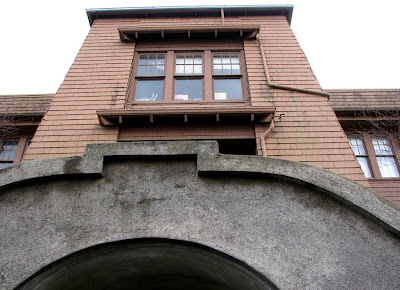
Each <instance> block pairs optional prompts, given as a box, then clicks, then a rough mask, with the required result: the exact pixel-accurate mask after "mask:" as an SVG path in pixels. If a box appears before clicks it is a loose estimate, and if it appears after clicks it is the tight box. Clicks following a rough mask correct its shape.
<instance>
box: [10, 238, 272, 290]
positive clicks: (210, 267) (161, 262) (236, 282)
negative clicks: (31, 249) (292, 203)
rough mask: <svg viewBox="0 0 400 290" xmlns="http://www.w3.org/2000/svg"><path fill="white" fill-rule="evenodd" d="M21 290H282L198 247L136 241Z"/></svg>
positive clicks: (39, 277)
mask: <svg viewBox="0 0 400 290" xmlns="http://www.w3.org/2000/svg"><path fill="white" fill-rule="evenodd" d="M16 289H41V290H47V289H49V290H50V289H51V290H54V289H60V290H67V289H68V290H69V289H71V290H72V289H88V290H89V289H96V290H101V289H120V290H125V289H138V290H150V289H163V290H172V289H175V290H176V289H180V290H183V289H188V290H189V289H190V290H197V289H202V290H204V289H210V290H222V289H238V290H243V289H246V290H253V289H254V290H255V289H278V288H277V287H276V286H275V285H274V284H273V283H272V282H271V281H269V280H268V279H267V278H265V277H264V276H263V275H261V274H260V273H258V272H257V271H255V270H254V269H252V268H251V267H249V266H248V265H246V264H245V263H243V262H241V261H239V260H237V259H235V258H232V257H231V256H228V255H226V254H224V253H222V252H219V251H216V250H214V249H212V248H209V247H206V246H202V245H199V244H196V243H191V242H183V241H177V240H169V239H135V240H125V241H120V242H113V243H107V244H101V245H97V246H94V247H90V248H88V249H85V250H82V251H79V252H76V253H74V254H71V255H69V256H67V257H64V258H62V259H60V260H59V261H56V262H54V263H52V264H50V265H48V266H47V267H45V268H43V269H42V270H40V271H39V272H38V273H36V274H34V275H33V276H32V277H30V278H29V279H28V280H26V281H25V282H24V283H22V284H21V285H19V286H18V287H17V288H16Z"/></svg>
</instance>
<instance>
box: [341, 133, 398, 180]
mask: <svg viewBox="0 0 400 290" xmlns="http://www.w3.org/2000/svg"><path fill="white" fill-rule="evenodd" d="M348 136H349V137H350V136H357V137H359V138H361V140H362V141H363V144H364V149H365V152H366V154H367V155H366V156H364V155H363V156H364V157H367V160H368V165H369V169H370V172H371V174H372V177H371V178H369V179H383V180H388V179H396V180H398V179H400V177H382V174H381V171H380V169H379V165H378V161H377V157H381V156H382V157H394V160H395V164H396V167H397V171H398V172H399V173H400V168H399V148H398V146H396V144H394V142H392V141H391V140H390V138H386V139H387V140H389V143H390V146H391V149H392V151H393V155H377V154H376V153H375V149H374V145H373V144H372V139H373V138H382V137H379V136H374V135H371V134H369V133H358V134H348ZM355 156H356V155H355ZM356 157H357V156H356Z"/></svg>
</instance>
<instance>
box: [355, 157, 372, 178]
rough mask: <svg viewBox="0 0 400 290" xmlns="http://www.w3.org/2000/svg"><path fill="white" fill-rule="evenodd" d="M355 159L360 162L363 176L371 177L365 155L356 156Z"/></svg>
mask: <svg viewBox="0 0 400 290" xmlns="http://www.w3.org/2000/svg"><path fill="white" fill-rule="evenodd" d="M357 161H358V163H359V164H360V166H361V169H362V171H363V172H364V175H365V177H367V178H371V177H372V174H371V170H370V169H369V165H368V160H367V157H357Z"/></svg>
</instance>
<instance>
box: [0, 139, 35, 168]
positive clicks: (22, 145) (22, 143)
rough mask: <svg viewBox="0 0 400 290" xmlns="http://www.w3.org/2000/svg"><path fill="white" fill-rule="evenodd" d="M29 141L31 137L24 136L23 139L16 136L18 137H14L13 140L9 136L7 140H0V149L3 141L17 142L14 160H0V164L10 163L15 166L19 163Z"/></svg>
mask: <svg viewBox="0 0 400 290" xmlns="http://www.w3.org/2000/svg"><path fill="white" fill-rule="evenodd" d="M31 139H32V137H31V136H29V137H28V136H26V137H25V136H24V137H19V136H18V137H14V138H12V137H11V136H10V137H9V138H5V139H3V140H1V141H0V148H1V146H2V145H3V142H4V141H18V144H17V149H16V151H15V154H14V159H13V160H12V162H6V161H3V160H0V163H11V164H12V165H16V164H19V163H21V160H22V157H23V156H24V153H25V151H26V149H27V147H28V142H29V140H31Z"/></svg>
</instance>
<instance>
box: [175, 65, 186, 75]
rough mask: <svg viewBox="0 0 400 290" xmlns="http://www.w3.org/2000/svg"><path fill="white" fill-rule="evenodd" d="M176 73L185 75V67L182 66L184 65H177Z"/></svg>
mask: <svg viewBox="0 0 400 290" xmlns="http://www.w3.org/2000/svg"><path fill="white" fill-rule="evenodd" d="M176 73H177V74H183V73H185V66H184V65H177V66H176Z"/></svg>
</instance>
